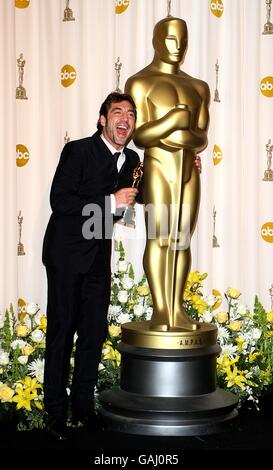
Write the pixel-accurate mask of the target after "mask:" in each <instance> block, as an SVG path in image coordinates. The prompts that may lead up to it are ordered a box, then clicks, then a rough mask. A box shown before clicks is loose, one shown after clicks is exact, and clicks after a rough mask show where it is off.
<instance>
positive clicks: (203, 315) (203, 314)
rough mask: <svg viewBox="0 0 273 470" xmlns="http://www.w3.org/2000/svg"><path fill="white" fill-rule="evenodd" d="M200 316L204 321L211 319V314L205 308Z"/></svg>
mask: <svg viewBox="0 0 273 470" xmlns="http://www.w3.org/2000/svg"><path fill="white" fill-rule="evenodd" d="M201 318H202V320H203V321H204V322H205V323H211V321H212V319H213V314H212V313H211V312H210V311H209V310H206V311H205V312H204V313H202V317H201Z"/></svg>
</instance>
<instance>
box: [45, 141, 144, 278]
mask: <svg viewBox="0 0 273 470" xmlns="http://www.w3.org/2000/svg"><path fill="white" fill-rule="evenodd" d="M124 153H125V163H124V164H123V166H122V168H121V170H120V172H119V173H118V171H117V168H116V164H115V162H114V159H113V156H112V154H111V152H110V150H109V149H108V147H107V146H106V145H105V143H104V142H103V140H102V139H101V137H100V134H99V132H96V133H95V134H94V135H93V136H92V137H87V138H85V139H80V140H76V141H72V142H69V143H67V144H66V145H65V147H64V148H63V151H62V153H61V157H60V161H59V164H58V167H57V169H56V173H55V176H54V178H53V182H52V187H51V192H50V204H51V208H52V215H51V217H50V220H49V223H48V226H47V229H46V233H45V237H44V243H43V255H42V259H43V263H44V264H45V265H51V266H60V267H62V268H63V269H64V270H65V269H76V270H77V271H79V272H86V271H88V269H90V266H91V264H92V261H93V259H94V256H95V254H96V251H97V249H98V247H101V248H102V249H103V252H104V255H105V260H106V263H107V264H108V265H109V264H110V256H111V239H110V238H108V239H106V238H105V233H104V224H105V220H106V218H107V217H110V218H112V216H111V214H110V197H108V198H107V200H106V199H105V196H110V194H113V193H114V192H115V191H117V190H118V189H121V188H125V187H131V186H132V183H133V177H132V175H133V170H134V168H135V167H136V166H137V164H138V163H139V157H138V155H137V153H136V152H134V151H133V150H131V149H128V148H126V147H125V148H124ZM89 203H93V204H97V205H98V206H99V207H100V209H101V219H102V220H101V222H102V227H103V233H102V239H95V238H92V239H89V240H88V239H85V238H84V237H83V234H82V226H83V223H84V222H85V221H86V220H87V219H88V216H83V215H82V211H83V208H84V206H85V205H86V204H89ZM90 215H92V213H91V214H90ZM89 217H90V216H89Z"/></svg>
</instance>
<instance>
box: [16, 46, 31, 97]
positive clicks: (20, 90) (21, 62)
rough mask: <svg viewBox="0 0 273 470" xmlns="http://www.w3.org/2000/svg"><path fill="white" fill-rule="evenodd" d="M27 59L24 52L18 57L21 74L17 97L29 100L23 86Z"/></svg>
mask: <svg viewBox="0 0 273 470" xmlns="http://www.w3.org/2000/svg"><path fill="white" fill-rule="evenodd" d="M25 63H26V61H25V59H24V58H23V54H20V55H19V57H18V59H17V66H18V74H19V86H18V87H17V88H16V99H17V100H27V99H28V98H27V95H26V89H25V88H24V87H23V78H24V67H25Z"/></svg>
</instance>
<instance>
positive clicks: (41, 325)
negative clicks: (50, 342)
mask: <svg viewBox="0 0 273 470" xmlns="http://www.w3.org/2000/svg"><path fill="white" fill-rule="evenodd" d="M46 327H47V318H46V316H45V315H42V316H41V317H40V320H39V326H38V330H43V332H44V333H46Z"/></svg>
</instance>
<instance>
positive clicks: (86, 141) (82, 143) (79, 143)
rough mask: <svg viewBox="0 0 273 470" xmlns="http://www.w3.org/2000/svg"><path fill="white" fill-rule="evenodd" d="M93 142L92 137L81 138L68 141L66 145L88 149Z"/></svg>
mask: <svg viewBox="0 0 273 470" xmlns="http://www.w3.org/2000/svg"><path fill="white" fill-rule="evenodd" d="M92 140H93V136H89V137H83V138H81V139H76V140H70V141H69V142H68V143H67V144H66V145H67V146H70V147H88V146H90V144H91V142H92Z"/></svg>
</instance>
